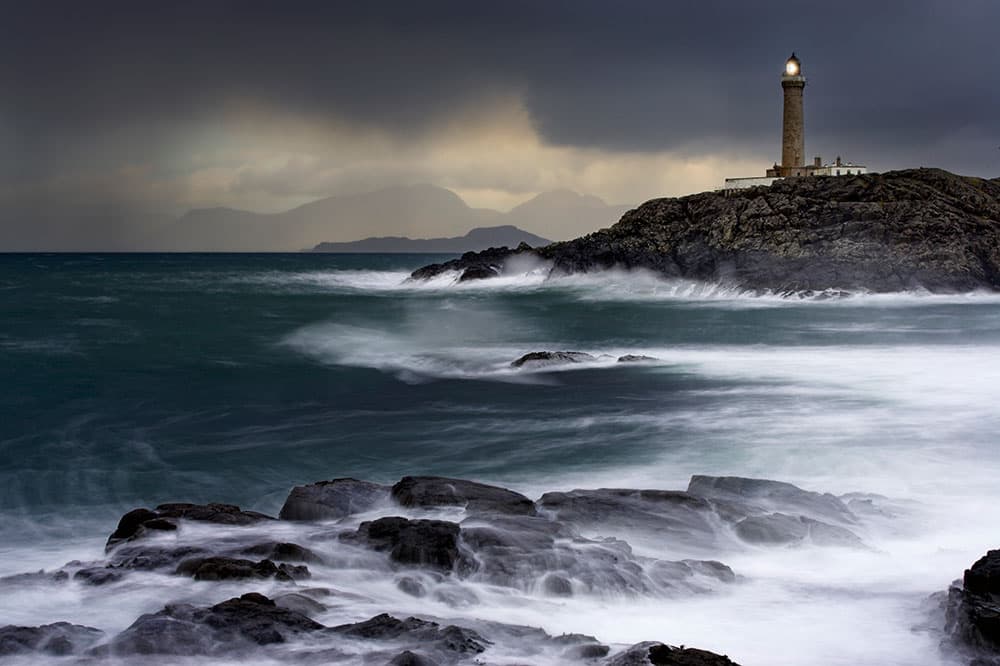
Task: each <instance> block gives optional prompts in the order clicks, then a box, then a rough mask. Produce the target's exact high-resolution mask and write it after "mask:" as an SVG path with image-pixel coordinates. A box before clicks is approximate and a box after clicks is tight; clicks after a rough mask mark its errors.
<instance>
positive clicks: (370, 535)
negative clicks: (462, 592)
mask: <svg viewBox="0 0 1000 666" xmlns="http://www.w3.org/2000/svg"><path fill="white" fill-rule="evenodd" d="M460 531H461V530H460V529H459V527H458V525H456V524H455V523H450V522H447V521H444V520H410V519H408V518H402V517H399V516H392V517H387V518H379V519H378V520H374V521H368V522H364V523H361V525H360V526H359V527H358V529H357V531H356V532H354V533H353V534H344V535H342V536H341V540H342V541H346V542H349V543H359V544H363V545H366V546H368V547H370V548H372V549H374V550H378V551H387V552H388V553H389V559H391V560H392V561H394V562H397V563H399V564H407V565H415V566H425V567H431V568H433V569H438V570H441V571H454V570H455V569H457V568H468V567H471V566H473V564H472V563H471V562H468V561H466V560H465V559H464V558H463V556H462V553H461V551H460V550H459V540H458V539H459V533H460Z"/></svg>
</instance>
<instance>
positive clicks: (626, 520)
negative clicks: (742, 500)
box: [538, 488, 716, 546]
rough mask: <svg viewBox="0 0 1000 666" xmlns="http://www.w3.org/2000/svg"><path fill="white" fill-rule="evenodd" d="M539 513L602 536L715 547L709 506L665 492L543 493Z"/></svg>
mask: <svg viewBox="0 0 1000 666" xmlns="http://www.w3.org/2000/svg"><path fill="white" fill-rule="evenodd" d="M538 507H539V508H540V509H542V510H544V511H546V512H549V513H551V515H552V516H553V518H555V519H556V520H558V521H560V522H564V523H570V524H573V525H578V526H581V527H586V528H588V529H594V530H600V531H601V533H603V534H625V533H629V532H632V531H636V530H639V531H643V532H649V533H656V534H663V535H666V534H670V535H672V536H674V537H677V538H680V539H684V540H685V541H686V542H687V543H688V544H696V545H699V546H710V545H712V544H714V543H715V541H716V529H715V527H714V525H713V522H714V521H715V515H714V513H713V511H712V506H711V504H709V502H708V501H706V500H705V499H704V498H702V497H698V496H696V495H693V494H690V493H686V492H681V491H670V490H632V489H628V488H600V489H597V490H572V491H569V492H552V493H545V494H544V495H542V496H541V498H540V499H539V500H538Z"/></svg>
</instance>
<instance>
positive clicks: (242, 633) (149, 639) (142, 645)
mask: <svg viewBox="0 0 1000 666" xmlns="http://www.w3.org/2000/svg"><path fill="white" fill-rule="evenodd" d="M323 628H324V627H323V625H321V624H319V623H318V622H314V621H313V620H311V619H309V618H308V617H306V616H305V615H303V614H301V613H297V612H295V611H293V610H288V609H286V608H281V607H279V606H277V605H275V603H274V602H273V601H272V600H271V599H268V598H267V597H265V596H264V595H262V594H256V593H249V594H244V595H243V596H241V597H238V598H233V599H230V600H228V601H223V602H222V603H219V604H215V605H214V606H211V607H209V608H196V607H194V606H190V605H187V604H176V605H168V606H166V607H165V608H164V609H163V610H161V611H159V612H157V613H151V614H148V615H143V616H142V617H140V618H139V619H137V620H136V621H135V622H133V623H132V625H131V626H129V627H128V628H127V629H125V631H123V632H122V633H120V634H118V635H117V636H116V637H115V638H113V639H112V640H111V642H110V643H109V644H108V645H107V646H102V648H98V650H97V651H96V654H98V655H99V656H103V655H111V656H126V655H155V654H163V655H177V656H200V655H220V654H230V653H239V652H244V651H250V650H252V649H254V648H255V647H257V646H261V645H270V644H275V643H284V642H285V641H286V640H288V639H289V638H291V637H292V636H295V635H298V634H303V633H309V632H315V631H318V630H320V629H323Z"/></svg>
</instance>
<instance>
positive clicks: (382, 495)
mask: <svg viewBox="0 0 1000 666" xmlns="http://www.w3.org/2000/svg"><path fill="white" fill-rule="evenodd" d="M388 499H389V486H383V485H381V484H378V483H370V482H368V481H359V480H357V479H333V480H332V481H318V482H316V483H310V484H309V485H306V486H296V487H295V488H293V489H292V492H291V493H289V495H288V499H286V500H285V504H284V506H282V507H281V512H280V513H279V514H278V517H279V518H281V519H282V520H338V519H340V518H345V517H347V516H350V515H353V514H356V513H363V512H365V511H368V510H370V509H372V508H374V507H376V506H378V505H379V504H382V503H385V502H386V501H387V500H388Z"/></svg>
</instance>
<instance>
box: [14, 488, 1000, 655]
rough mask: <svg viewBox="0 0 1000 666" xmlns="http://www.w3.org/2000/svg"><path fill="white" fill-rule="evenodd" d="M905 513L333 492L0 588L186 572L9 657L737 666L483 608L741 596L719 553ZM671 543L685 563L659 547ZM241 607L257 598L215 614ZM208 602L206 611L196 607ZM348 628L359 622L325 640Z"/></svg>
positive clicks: (199, 521) (604, 497) (217, 518)
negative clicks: (495, 603)
mask: <svg viewBox="0 0 1000 666" xmlns="http://www.w3.org/2000/svg"><path fill="white" fill-rule="evenodd" d="M845 502H846V503H845ZM897 504H898V503H896V502H894V501H893V500H892V499H890V498H886V497H882V496H878V495H871V494H858V493H852V494H849V495H844V496H842V497H840V498H838V497H835V496H833V495H830V494H824V493H818V492H813V491H809V490H805V489H802V488H798V487H797V486H794V485H792V484H789V483H782V482H778V481H771V480H767V479H749V478H742V477H711V476H694V477H692V478H691V481H690V483H689V484H688V487H687V489H686V490H658V489H655V490H641V489H628V488H602V489H589V490H588V489H582V490H570V491H559V492H549V493H545V494H543V495H542V496H541V497H540V498H539V499H538V500H537V502H536V501H532V500H531V499H529V498H528V497H526V496H524V495H522V494H520V493H517V492H515V491H512V490H509V489H507V488H503V487H499V486H494V485H488V484H484V483H479V482H476V481H469V480H465V479H455V478H447V477H438V476H406V477H403V478H402V479H400V480H399V481H398V482H397V483H395V484H394V485H392V486H386V485H380V484H376V483H369V482H366V481H360V480H357V479H334V480H332V481H323V482H318V483H313V484H308V485H305V486H298V487H296V488H294V489H293V490H292V492H291V493H290V495H289V497H288V500H287V501H286V502H285V507H284V509H283V510H282V517H283V518H285V519H284V520H282V519H278V520H275V519H273V518H270V517H268V516H266V515H264V514H260V513H256V512H253V511H245V510H243V509H240V508H239V507H237V506H233V505H228V504H204V505H202V504H164V505H160V506H159V507H157V508H156V509H155V510H149V509H135V510H133V511H130V512H129V513H127V514H126V515H125V516H123V517H122V519H121V521H120V522H119V524H118V527H117V529H116V530H115V533H114V534H113V535H112V537H111V539H109V542H108V543H109V546H108V550H107V552H106V553H105V555H104V556H103V557H102V558H101V559H99V560H95V561H88V562H80V561H73V562H69V563H67V564H66V565H64V566H63V567H62V568H60V569H58V570H56V571H53V572H46V571H40V572H35V573H26V574H20V575H15V576H8V577H4V578H0V594H2V593H3V592H4V591H5V589H16V590H21V589H23V588H24V587H25V586H27V587H35V586H41V587H48V588H50V589H56V588H59V587H62V586H65V587H64V589H74V588H71V587H69V586H80V585H87V586H102V585H104V586H111V590H110V591H111V592H112V593H113V594H118V593H124V592H126V591H128V590H130V589H132V586H142V585H145V584H147V583H148V581H149V580H151V579H152V580H157V581H159V580H162V579H161V578H160V577H162V576H171V575H172V576H174V577H175V578H174V579H173V582H172V584H171V585H170V586H165V587H163V589H178V590H181V589H183V592H179V593H178V595H177V597H175V599H176V601H173V602H169V601H168V603H166V605H165V606H163V608H162V610H159V611H157V612H154V613H148V614H146V615H142V616H141V617H139V618H138V619H136V620H135V622H133V623H132V625H130V626H129V627H127V628H125V629H124V630H123V631H121V632H120V633H118V634H117V635H113V636H105V635H104V634H103V633H102V632H101V631H98V630H96V629H91V628H89V627H82V626H77V625H69V624H66V623H56V624H46V625H42V626H38V627H22V626H9V627H3V628H0V656H2V655H7V654H11V655H27V657H26V658H27V659H35V658H36V656H35V655H41V654H56V655H78V656H84V655H91V656H93V657H98V658H105V657H114V658H120V659H123V660H125V661H126V662H128V663H137V662H138V661H141V660H143V659H145V656H146V655H161V656H163V657H164V658H168V659H169V658H177V657H190V658H194V659H201V658H216V657H224V658H227V659H234V658H236V659H238V658H242V657H243V656H244V655H258V654H259V655H261V656H262V657H264V658H267V659H271V658H274V659H279V660H280V659H281V658H284V657H287V656H288V655H289V654H293V653H294V654H295V655H297V657H296V658H298V657H301V659H302V660H303V663H331V662H334V661H341V662H343V661H349V662H353V661H357V660H358V658H361V659H362V660H363V661H365V663H393V664H416V665H421V664H423V665H427V664H449V665H451V664H462V663H493V660H494V657H497V658H500V659H501V660H504V661H511V663H515V662H516V663H552V664H563V663H566V664H568V663H580V662H590V663H596V664H603V665H604V666H612V665H615V666H628V665H630V664H637V665H645V664H679V665H681V666H685V665H687V666H732V665H733V662H732V661H731V660H729V659H728V657H724V656H721V655H718V654H714V653H711V652H705V651H703V650H698V649H693V648H686V647H672V646H671V645H668V644H666V643H655V642H654V643H640V644H637V645H634V646H632V647H628V648H624V649H623V646H621V645H619V646H614V647H613V646H609V645H604V644H602V643H600V642H599V641H597V639H595V638H593V637H590V636H584V635H581V634H566V635H562V636H550V635H549V634H546V633H545V632H544V631H542V630H541V629H537V628H532V627H524V626H519V625H510V624H503V623H498V622H492V621H487V620H485V619H481V618H476V617H475V616H474V615H471V614H470V609H475V608H476V607H478V606H479V605H480V604H482V603H483V597H482V595H483V594H484V593H488V594H498V593H499V594H504V595H512V596H513V595H523V596H524V598H525V599H531V600H532V603H535V602H540V603H543V604H560V605H561V604H569V603H577V600H584V599H594V598H598V599H600V598H612V599H624V598H637V599H643V598H658V599H662V598H671V597H675V598H684V597H690V596H691V595H697V594H715V593H718V592H721V591H723V590H724V589H725V588H726V587H728V586H730V585H732V584H734V583H736V582H737V581H739V580H740V579H741V577H740V576H739V574H738V572H736V571H733V570H732V569H731V568H730V567H728V566H727V565H725V564H723V563H722V562H720V561H717V560H715V559H714V558H715V557H716V556H719V557H722V558H723V559H726V556H727V555H728V554H731V553H739V552H745V551H746V549H747V548H748V547H749V546H748V544H752V546H753V547H755V548H758V549H762V547H771V548H775V547H777V548H789V547H799V546H808V545H811V546H852V547H858V546H863V544H862V542H861V539H860V538H859V537H858V535H857V533H856V531H857V532H858V533H863V530H864V529H865V528H866V525H867V522H866V521H868V520H878V521H885V520H891V519H892V516H893V515H894V514H896V513H899V512H900V511H903V510H904V509H905V507H900V506H897ZM852 507H856V508H857V510H858V512H857V513H855V512H854V511H852ZM317 521H324V522H317ZM662 543H669V544H670V549H669V552H670V554H671V557H673V558H677V559H670V558H668V557H667V556H666V553H665V552H662V551H661V550H656V549H650V548H649V546H650V545H651V544H662ZM303 544H306V545H303ZM633 546H634V547H633ZM716 554H718V555H716ZM682 558H683V559H682ZM307 565H308V566H307ZM998 571H1000V551H993V552H991V553H989V554H988V555H987V556H986V557H985V558H983V560H981V561H980V562H977V563H976V564H975V565H974V566H973V567H972V568H971V569H970V571H969V572H967V574H966V581H965V586H964V588H962V589H955V590H953V591H952V597H951V599H952V606H951V608H950V610H949V611H948V612H949V627H950V629H949V630H950V632H951V634H952V635H954V636H955V637H956V640H957V641H958V642H959V644H961V645H963V646H966V648H967V649H970V650H973V649H974V650H986V651H994V652H996V650H997V646H998V645H1000V620H998V619H997V618H1000V607H998V606H997V603H996V602H995V601H994V600H995V599H996V598H1000V582H998V581H1000V574H998V573H997V572H998ZM149 572H153V573H154V574H155V575H154V576H150V575H149ZM331 574H334V575H335V576H337V577H338V578H339V579H341V580H343V578H342V577H343V576H344V575H345V574H347V575H348V577H354V576H358V575H360V576H362V577H364V580H365V581H370V583H371V584H372V585H373V586H380V585H385V586H386V587H388V589H393V587H394V588H395V590H398V591H399V592H402V593H404V594H405V595H408V596H407V597H404V598H406V599H409V601H410V604H419V603H420V602H419V601H417V600H418V599H426V600H427V602H428V603H429V604H434V605H433V606H430V605H429V606H428V608H434V609H435V610H436V611H437V612H442V611H443V612H444V613H447V612H448V611H447V610H446V609H449V608H451V609H454V610H455V611H456V613H457V615H455V616H451V617H452V619H450V620H449V619H448V617H449V615H445V616H444V617H440V616H439V617H408V615H400V616H399V617H397V616H394V615H390V614H389V612H391V611H392V610H393V609H391V608H389V609H384V608H377V609H372V610H373V612H377V613H381V614H378V615H375V617H371V618H370V619H367V620H363V621H360V622H358V621H356V620H358V619H361V617H367V615H368V614H367V613H366V614H365V615H362V616H359V615H357V614H356V613H357V609H358V608H363V607H367V608H371V606H373V605H375V604H376V603H377V602H376V599H377V598H380V597H378V596H376V595H374V594H373V595H372V596H371V597H369V596H367V595H366V594H365V593H364V591H363V590H362V591H356V590H351V589H350V588H348V590H342V589H337V588H334V587H326V585H327V584H328V583H329V582H330V581H331V578H330V576H331ZM184 578H188V579H194V580H195V581H198V582H196V583H192V582H190V581H185V580H184ZM338 578H334V579H332V580H337V579H338ZM307 579H308V580H309V583H308V584H306V583H305V582H304V581H306V580H307ZM157 586H161V583H160V582H157ZM175 586H176V587H175ZM389 586H391V587H389ZM75 589H79V587H77V588H75ZM85 589H86V590H87V592H88V593H91V594H97V593H99V590H97V589H95V588H92V587H88V588H85ZM158 589H159V587H158ZM233 590H239V592H247V593H246V594H243V595H242V596H239V597H234V598H231V599H229V600H228V601H223V602H222V603H215V604H214V605H213V602H214V601H216V600H217V599H220V598H223V599H224V598H226V597H228V596H231V595H232V594H233ZM251 590H263V591H266V592H267V593H268V594H269V595H272V596H271V597H267V596H263V595H262V594H260V593H258V592H255V591H253V592H252V591H251ZM222 591H224V592H222ZM485 591H488V592H485ZM220 592H221V594H224V595H225V596H221V594H220ZM239 592H237V593H239ZM202 594H207V595H208V596H207V599H208V600H207V601H201V602H200V603H198V602H197V601H196V600H197V599H199V598H201V599H205V597H203V596H201V595H202ZM217 594H220V596H215V595H217ZM382 598H384V597H382ZM404 605H405V604H404ZM157 607H158V606H157ZM416 608H420V606H416ZM383 611H386V612H383ZM334 617H336V618H339V619H338V620H337V621H338V622H344V621H347V622H351V623H350V624H343V625H339V626H330V625H332V624H334V623H333V622H330V620H331V619H332V618H334ZM400 617H403V618H405V619H400ZM45 619H46V620H49V619H50V618H45ZM51 619H52V620H55V619H60V618H51ZM320 621H325V622H328V623H329V624H328V625H324V624H321V623H320ZM676 638H681V637H676ZM286 643H291V644H292V645H285V644H286Z"/></svg>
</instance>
